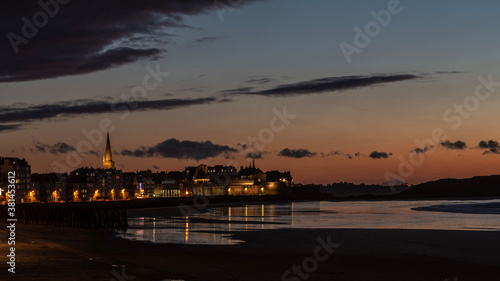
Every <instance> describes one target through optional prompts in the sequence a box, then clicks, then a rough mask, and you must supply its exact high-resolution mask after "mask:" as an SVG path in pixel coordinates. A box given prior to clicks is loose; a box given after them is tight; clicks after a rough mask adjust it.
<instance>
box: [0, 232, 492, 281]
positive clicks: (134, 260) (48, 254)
mask: <svg viewBox="0 0 500 281" xmlns="http://www.w3.org/2000/svg"><path fill="white" fill-rule="evenodd" d="M6 234H7V231H6V228H5V225H2V226H1V230H0V240H1V243H0V252H1V255H2V256H3V258H2V260H3V262H2V264H3V265H2V266H1V270H2V272H1V273H0V280H56V281H62V280H113V278H114V280H117V281H122V280H123V281H124V280H168V279H173V280H282V274H283V273H284V272H285V271H286V270H289V269H291V267H292V266H293V265H294V264H296V265H301V264H302V262H303V260H304V259H305V258H307V257H312V256H313V255H314V250H315V248H316V247H317V246H318V245H319V244H318V242H317V241H316V239H317V238H318V237H321V238H323V239H324V240H327V237H328V236H329V235H330V237H331V241H332V242H336V243H340V244H341V245H340V247H339V248H337V249H336V250H335V252H333V253H332V254H331V255H330V257H329V258H328V259H327V260H326V261H323V262H319V266H318V268H317V270H316V271H314V272H312V273H310V274H309V276H308V278H307V280H398V281H402V280H436V281H443V280H445V279H447V280H450V281H451V280H454V279H455V277H458V278H457V280H460V281H465V280H481V281H486V280H499V278H500V232H476V231H428V230H357V229H281V230H265V231H258V232H245V233H240V234H236V238H237V239H242V240H245V241H246V243H245V244H242V245H236V246H199V245H172V244H150V243H141V242H133V241H128V240H123V239H119V238H116V237H114V236H113V235H112V234H111V233H110V232H109V231H107V230H93V229H77V228H63V227H50V226H40V225H18V226H17V229H16V234H17V240H16V241H17V242H16V258H17V262H16V274H15V275H14V274H10V273H8V272H7V267H6V263H5V261H6V259H7V258H6V254H7V247H8V246H7V243H6ZM320 253H321V254H324V253H325V252H323V250H322V251H321V252H320ZM113 265H114V266H123V265H124V266H126V267H124V269H125V273H126V275H122V268H120V267H113ZM113 270H115V271H114V272H115V274H117V276H115V275H113V273H112V271H113ZM131 276H135V278H134V279H131V278H132V277H131ZM117 277H120V278H117ZM290 277H291V276H290ZM289 280H304V279H301V278H297V279H291V278H290V279H289Z"/></svg>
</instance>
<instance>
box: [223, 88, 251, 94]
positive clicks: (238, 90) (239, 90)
mask: <svg viewBox="0 0 500 281" xmlns="http://www.w3.org/2000/svg"><path fill="white" fill-rule="evenodd" d="M253 89H255V87H241V88H236V89H229V90H223V91H220V92H219V93H221V94H222V95H225V96H230V95H243V94H247V93H250V91H252V90H253Z"/></svg>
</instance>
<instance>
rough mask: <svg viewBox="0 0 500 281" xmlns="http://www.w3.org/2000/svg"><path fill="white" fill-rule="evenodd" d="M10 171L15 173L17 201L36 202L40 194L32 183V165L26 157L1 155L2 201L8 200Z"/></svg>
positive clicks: (0, 181) (0, 180) (0, 179)
mask: <svg viewBox="0 0 500 281" xmlns="http://www.w3.org/2000/svg"><path fill="white" fill-rule="evenodd" d="M9 172H14V173H15V175H14V176H15V179H16V180H15V185H16V194H15V199H16V202H21V203H28V202H36V201H37V197H38V194H37V193H36V191H35V190H34V189H33V187H32V184H31V166H30V165H29V164H28V161H26V160H25V159H24V158H23V159H19V158H14V157H0V189H2V192H1V193H2V196H1V198H2V199H1V200H2V201H7V200H6V193H7V190H8V185H9V182H8V179H9Z"/></svg>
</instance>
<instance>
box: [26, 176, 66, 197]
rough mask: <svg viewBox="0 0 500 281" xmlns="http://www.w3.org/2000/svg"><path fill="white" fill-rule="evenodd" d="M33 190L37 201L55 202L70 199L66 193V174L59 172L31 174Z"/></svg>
mask: <svg viewBox="0 0 500 281" xmlns="http://www.w3.org/2000/svg"><path fill="white" fill-rule="evenodd" d="M31 182H32V184H33V190H35V193H36V194H37V201H38V202H42V203H48V202H51V203H57V202H67V201H72V197H71V196H70V195H69V194H68V193H69V192H70V189H68V188H67V187H68V185H67V182H68V175H67V174H59V173H46V174H36V173H35V174H32V175H31Z"/></svg>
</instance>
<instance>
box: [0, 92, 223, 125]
mask: <svg viewBox="0 0 500 281" xmlns="http://www.w3.org/2000/svg"><path fill="white" fill-rule="evenodd" d="M216 101H217V99H216V98H198V99H162V100H135V101H128V102H117V103H113V102H111V101H106V100H92V99H83V100H75V101H64V102H56V103H52V104H41V105H28V106H25V107H4V108H2V111H1V112H0V126H7V128H9V126H13V127H12V128H11V129H20V126H19V125H17V126H15V125H8V124H5V123H11V122H25V123H27V122H32V121H40V120H45V119H51V118H55V117H72V116H82V115H92V114H103V113H124V112H128V111H148V110H171V109H175V108H181V107H187V106H192V105H201V104H210V103H214V102H216ZM2 123H4V124H2ZM1 128H2V127H0V129H1Z"/></svg>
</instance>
